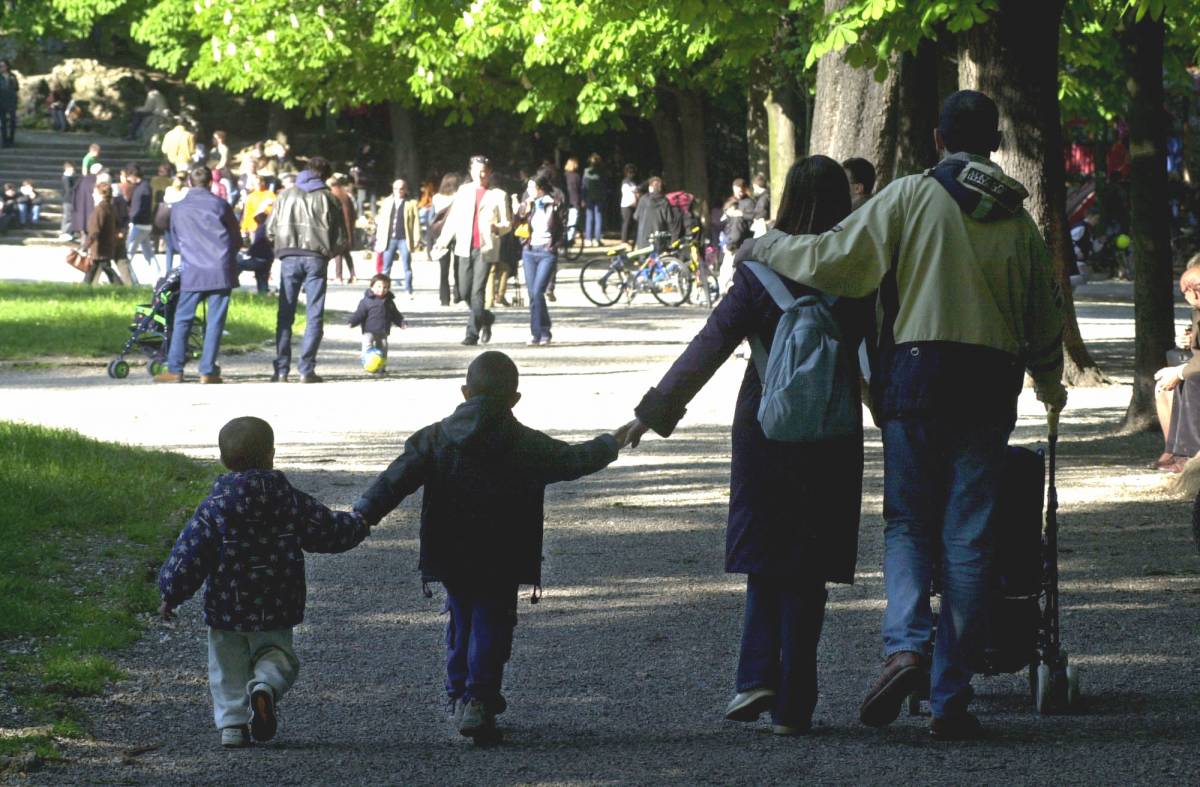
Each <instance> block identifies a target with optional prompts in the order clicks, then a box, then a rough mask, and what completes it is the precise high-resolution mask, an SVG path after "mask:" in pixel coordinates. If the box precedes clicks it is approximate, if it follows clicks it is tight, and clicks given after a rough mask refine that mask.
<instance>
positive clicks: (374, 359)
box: [363, 347, 384, 374]
mask: <svg viewBox="0 0 1200 787" xmlns="http://www.w3.org/2000/svg"><path fill="white" fill-rule="evenodd" d="M383 364H384V358H383V353H381V352H380V351H379V350H377V349H375V348H374V347H372V348H371V349H369V350H367V351H366V352H365V353H363V371H365V372H367V373H368V374H375V373H376V372H378V371H380V370H381V369H383Z"/></svg>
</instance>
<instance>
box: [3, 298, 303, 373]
mask: <svg viewBox="0 0 1200 787" xmlns="http://www.w3.org/2000/svg"><path fill="white" fill-rule="evenodd" d="M149 300H150V288H148V287H134V288H128V287H108V286H99V287H90V288H89V287H85V286H83V285H81V284H41V283H27V282H0V360H5V361H20V360H28V359H39V358H45V357H47V356H51V357H60V356H68V357H87V358H104V357H109V356H114V355H116V354H117V352H118V351H119V350H120V349H121V347H122V346H123V345H124V344H125V340H126V339H128V338H129V325H130V323H131V322H132V320H133V312H134V307H135V306H136V305H137V304H140V303H147V302H149ZM277 304H278V301H277V300H276V299H275V298H271V297H268V296H263V295H259V294H257V293H252V292H247V291H238V290H235V291H234V293H233V302H232V303H230V304H229V316H228V318H227V319H226V321H225V330H226V331H228V332H229V335H228V336H226V337H225V338H224V339H222V340H221V351H222V352H239V351H244V350H248V349H254V348H256V347H259V346H261V345H262V344H263V342H266V341H268V340H270V339H272V338H273V337H274V336H275V312H276V309H277ZM303 315H304V310H303V309H301V310H300V312H299V314H297V320H296V330H297V331H301V332H302V331H303V330H304V329H303V327H302V326H303V323H304V316H303Z"/></svg>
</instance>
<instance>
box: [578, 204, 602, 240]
mask: <svg viewBox="0 0 1200 787" xmlns="http://www.w3.org/2000/svg"><path fill="white" fill-rule="evenodd" d="M603 230H604V214H603V212H602V211H601V210H600V206H599V205H598V204H596V203H594V202H592V203H588V204H587V205H584V206H583V237H584V238H585V239H587V240H595V241H598V240H600V236H601V233H602V232H603Z"/></svg>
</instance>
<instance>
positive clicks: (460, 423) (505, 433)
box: [441, 396, 517, 455]
mask: <svg viewBox="0 0 1200 787" xmlns="http://www.w3.org/2000/svg"><path fill="white" fill-rule="evenodd" d="M516 425H517V419H516V418H514V417H513V414H512V408H511V407H509V406H508V403H507V402H506V401H504V400H503V399H501V398H499V397H496V396H472V397H471V398H470V399H468V400H467V401H465V402H463V403H462V404H460V405H459V406H458V408H457V409H455V411H454V412H453V413H451V414H450V415H449V416H448V417H447V418H444V419H443V420H442V422H441V432H442V434H443V435H444V436H445V438H446V439H447V440H448V441H450V442H451V443H453V444H454V445H458V446H462V447H463V448H469V449H472V450H473V451H479V452H481V453H483V454H487V455H491V454H496V453H501V452H503V451H507V450H508V449H509V447H510V446H511V445H512V442H513V440H514V437H515V434H516V430H515V427H516Z"/></svg>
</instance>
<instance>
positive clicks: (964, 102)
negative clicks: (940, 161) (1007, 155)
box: [938, 90, 1000, 156]
mask: <svg viewBox="0 0 1200 787" xmlns="http://www.w3.org/2000/svg"><path fill="white" fill-rule="evenodd" d="M938 130H939V131H941V132H942V142H943V143H945V145H946V150H947V151H948V152H950V153H959V152H962V153H974V154H976V155H980V156H986V155H988V154H989V153H991V152H992V151H993V150H995V149H996V148H998V147H1000V110H999V109H997V107H996V102H995V101H992V99H990V98H988V97H987V96H986V95H984V94H983V93H980V92H979V91H978V90H960V91H958V92H957V93H953V94H951V95H950V97H949V98H947V99H946V101H945V103H943V104H942V113H941V115H939V116H938Z"/></svg>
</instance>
